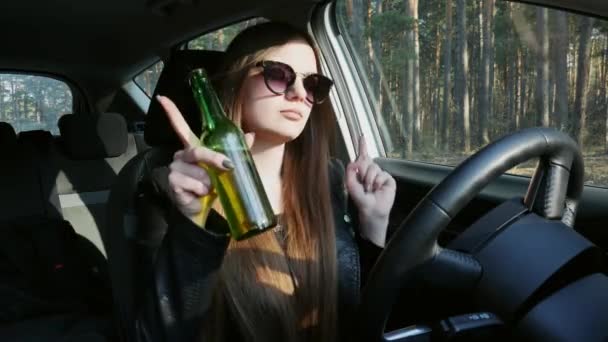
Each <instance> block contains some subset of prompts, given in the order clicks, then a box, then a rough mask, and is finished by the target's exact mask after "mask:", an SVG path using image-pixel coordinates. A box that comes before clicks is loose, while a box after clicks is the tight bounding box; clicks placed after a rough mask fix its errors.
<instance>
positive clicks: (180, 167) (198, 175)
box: [156, 96, 234, 219]
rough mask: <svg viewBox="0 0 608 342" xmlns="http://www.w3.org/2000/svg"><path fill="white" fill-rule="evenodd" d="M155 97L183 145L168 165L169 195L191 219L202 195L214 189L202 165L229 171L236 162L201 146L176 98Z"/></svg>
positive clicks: (197, 211)
mask: <svg viewBox="0 0 608 342" xmlns="http://www.w3.org/2000/svg"><path fill="white" fill-rule="evenodd" d="M156 99H157V100H158V102H159V103H160V104H161V106H162V107H163V109H164V110H165V112H166V113H167V117H168V118H169V122H170V123H171V126H172V127H173V129H174V130H175V132H176V133H177V135H178V137H179V139H180V140H181V141H182V143H183V144H184V149H183V150H179V151H177V152H176V153H175V154H174V155H173V162H172V163H171V165H169V169H170V173H169V186H170V188H171V192H172V193H171V196H170V197H171V199H172V201H173V202H174V204H175V206H176V207H177V208H178V209H179V211H181V212H182V213H183V214H184V215H186V216H187V217H189V218H190V219H192V218H194V217H195V216H196V214H198V213H199V212H200V211H201V209H202V208H201V203H200V200H199V198H200V197H203V196H205V195H207V194H209V193H210V192H212V191H213V185H212V184H211V178H210V177H209V174H208V173H207V171H206V170H205V169H204V168H202V167H201V166H199V165H200V164H204V165H206V166H208V167H213V168H215V169H217V170H218V171H227V170H230V169H232V168H233V167H234V165H233V164H232V161H230V159H228V158H227V157H226V156H225V155H223V154H221V153H218V152H215V151H213V150H210V149H208V148H206V147H204V146H201V144H200V142H199V139H198V138H197V137H196V135H195V134H194V133H193V132H192V130H191V129H190V127H189V126H188V123H187V122H186V120H184V117H183V116H182V114H181V112H180V111H179V109H177V106H175V104H174V103H173V101H171V100H170V99H169V98H167V97H164V96H157V97H156Z"/></svg>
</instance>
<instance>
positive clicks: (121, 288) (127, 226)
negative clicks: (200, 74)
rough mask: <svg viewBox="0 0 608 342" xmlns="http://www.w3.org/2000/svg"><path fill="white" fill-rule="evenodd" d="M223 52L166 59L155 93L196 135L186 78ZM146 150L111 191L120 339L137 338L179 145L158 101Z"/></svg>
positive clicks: (111, 258) (211, 66)
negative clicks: (173, 107) (171, 166)
mask: <svg viewBox="0 0 608 342" xmlns="http://www.w3.org/2000/svg"><path fill="white" fill-rule="evenodd" d="M222 56H223V53H221V52H217V51H177V52H175V53H174V54H173V55H172V56H171V58H170V59H169V60H168V61H167V62H166V63H165V67H164V69H163V72H162V74H161V76H160V78H159V81H158V83H157V86H156V89H155V91H154V95H157V94H162V95H164V96H167V97H169V98H171V99H172V100H173V101H174V102H175V104H176V105H177V107H178V108H179V109H180V110H181V112H182V114H183V115H184V117H185V119H186V121H187V122H188V124H189V125H190V127H191V128H192V129H193V131H194V132H195V133H197V134H199V133H200V127H201V121H200V115H199V114H198V109H197V107H196V105H195V102H194V100H193V98H192V95H191V94H192V93H191V90H190V88H189V86H188V83H187V76H188V74H189V73H190V71H191V70H193V69H195V68H200V67H204V68H205V69H207V71H208V72H209V73H213V71H214V70H216V68H217V67H218V66H219V64H220V62H221V58H222ZM144 137H145V141H146V143H147V144H148V145H149V146H151V148H150V149H148V150H146V151H144V152H142V153H139V154H138V155H137V156H136V157H135V158H133V159H131V160H130V161H129V162H128V163H127V165H125V167H124V168H123V169H122V170H121V172H120V173H119V175H118V179H117V181H116V183H115V184H114V186H113V187H112V189H111V192H110V199H109V203H108V212H107V226H108V227H111V228H112V229H109V230H108V231H107V237H108V244H107V247H108V249H107V255H108V262H109V268H110V275H111V279H112V282H113V284H112V288H113V293H114V303H115V306H116V308H117V309H118V312H117V313H116V315H117V317H118V318H119V323H120V325H121V327H120V330H121V334H122V338H123V340H125V341H135V340H136V335H135V326H134V324H133V322H134V321H135V317H136V314H137V305H138V303H139V301H140V300H143V299H142V295H143V294H144V291H145V290H146V289H150V287H151V286H152V283H151V281H152V277H153V265H154V259H155V254H156V251H157V249H158V247H159V245H160V243H161V241H162V238H163V237H164V235H165V232H166V230H167V223H166V218H165V217H166V213H167V210H168V209H169V206H170V203H169V202H168V201H167V199H166V196H163V195H164V194H166V191H168V190H167V174H168V168H167V165H168V164H169V163H170V162H171V159H172V156H173V153H174V151H175V150H177V149H179V148H180V147H181V145H180V141H179V139H178V137H177V135H176V134H175V133H174V132H173V130H172V128H171V125H170V124H169V122H168V120H167V117H166V114H165V113H164V111H163V109H162V108H161V106H160V104H159V103H158V102H157V101H156V100H153V101H152V102H151V104H150V108H149V110H148V114H147V115H146V125H145V130H144Z"/></svg>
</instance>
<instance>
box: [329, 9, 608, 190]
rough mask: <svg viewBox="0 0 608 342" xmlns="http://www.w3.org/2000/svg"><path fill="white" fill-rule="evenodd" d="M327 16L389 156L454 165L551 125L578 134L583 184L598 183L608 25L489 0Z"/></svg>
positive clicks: (524, 169)
mask: <svg viewBox="0 0 608 342" xmlns="http://www.w3.org/2000/svg"><path fill="white" fill-rule="evenodd" d="M336 13H337V23H338V27H339V29H340V32H341V33H342V34H343V35H344V39H345V41H346V44H347V46H348V48H349V51H350V53H351V54H353V55H355V56H356V58H355V60H357V61H359V63H358V68H359V70H358V73H359V74H360V76H361V78H362V79H363V80H364V82H365V84H366V91H367V95H368V98H369V99H370V101H371V104H372V108H374V111H375V112H374V113H373V114H374V118H375V122H376V123H377V124H378V125H379V130H378V131H379V132H380V133H381V136H382V139H383V144H384V146H385V148H386V152H387V156H388V157H393V158H404V159H409V160H417V161H425V162H430V163H437V164H447V165H457V164H458V163H460V162H461V161H462V160H464V159H465V158H466V157H468V156H469V155H471V154H472V153H474V152H475V151H477V150H479V149H480V148H481V147H483V146H485V145H486V144H488V143H489V142H490V141H493V140H496V139H498V138H499V137H501V136H503V135H505V134H508V133H511V132H514V131H516V130H519V129H522V128H526V127H533V126H550V127H555V128H557V129H560V130H562V131H564V132H567V133H568V134H569V135H571V136H572V137H574V138H575V139H576V140H577V141H578V142H579V144H580V146H581V147H582V150H583V154H584V159H585V183H586V184H594V185H602V186H607V185H608V129H607V128H608V106H607V103H608V94H607V91H606V88H607V87H606V84H608V83H607V79H608V77H607V76H608V24H607V22H606V21H604V20H601V19H594V18H591V17H587V16H583V15H579V14H573V13H568V12H564V11H559V10H555V9H548V8H543V7H537V6H532V5H529V4H525V3H516V2H506V1H494V0H486V1H465V0H455V1H452V0H447V1H446V0H426V1H414V0H409V1H394V0H370V1H356V0H338V1H337V11H336ZM535 166H536V161H531V162H528V163H525V164H522V165H520V166H518V167H517V168H515V169H512V170H510V172H511V173H515V174H521V175H531V172H532V171H533V170H534V168H535Z"/></svg>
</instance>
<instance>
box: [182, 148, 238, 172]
mask: <svg viewBox="0 0 608 342" xmlns="http://www.w3.org/2000/svg"><path fill="white" fill-rule="evenodd" d="M175 157H176V158H178V157H179V159H181V160H183V161H184V162H186V163H190V164H201V163H202V164H204V165H207V166H211V167H214V168H216V169H218V170H222V171H227V170H231V169H233V168H234V164H233V163H232V161H231V160H230V159H228V157H226V156H225V155H223V154H221V153H218V152H215V151H213V150H210V149H208V148H206V147H203V146H198V147H190V148H187V149H185V150H183V151H182V152H181V153H180V154H179V155H178V154H177V153H176V155H175Z"/></svg>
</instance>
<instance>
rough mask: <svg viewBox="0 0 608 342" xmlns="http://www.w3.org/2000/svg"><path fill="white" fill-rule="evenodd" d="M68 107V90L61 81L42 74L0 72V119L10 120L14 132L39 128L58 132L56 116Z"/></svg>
mask: <svg viewBox="0 0 608 342" xmlns="http://www.w3.org/2000/svg"><path fill="white" fill-rule="evenodd" d="M72 110H73V107H72V91H71V90H70V87H69V86H68V85H67V84H65V83H64V82H62V81H60V80H57V79H54V78H50V77H44V76H35V75H24V74H7V73H4V74H0V121H4V122H8V123H10V124H11V125H12V126H13V128H14V129H15V131H16V132H22V131H30V130H38V129H41V130H46V131H50V132H51V133H53V134H54V135H59V129H58V128H57V121H58V119H59V117H61V115H63V114H67V113H71V112H72Z"/></svg>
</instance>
